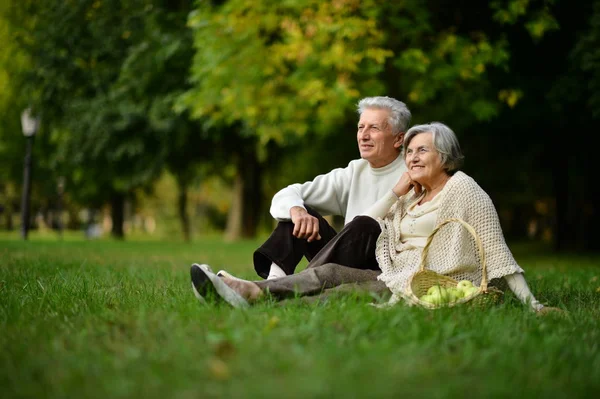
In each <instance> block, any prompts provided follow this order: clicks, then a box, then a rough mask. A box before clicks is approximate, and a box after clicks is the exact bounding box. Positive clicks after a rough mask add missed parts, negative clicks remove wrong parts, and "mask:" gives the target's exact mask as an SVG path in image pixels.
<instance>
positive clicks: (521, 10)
mask: <svg viewBox="0 0 600 399" xmlns="http://www.w3.org/2000/svg"><path fill="white" fill-rule="evenodd" d="M532 3H534V4H536V3H537V4H536V5H539V6H538V7H536V5H534V6H532ZM540 3H541V4H540ZM554 3H555V0H543V1H538V2H535V1H531V0H508V1H507V0H502V1H499V0H496V1H493V2H492V3H491V4H490V6H491V7H492V8H493V9H494V10H495V13H494V19H495V20H496V21H498V22H500V23H501V24H515V23H517V22H518V21H519V20H520V19H521V18H525V20H526V21H525V23H524V25H525V28H526V29H527V31H528V32H529V34H530V35H531V37H532V38H533V39H534V40H535V41H539V40H540V39H542V38H543V37H544V35H546V34H547V33H549V32H552V31H555V30H557V29H559V24H558V21H557V20H556V18H555V16H554V15H553V14H552V11H551V6H552V5H553V4H554Z"/></svg>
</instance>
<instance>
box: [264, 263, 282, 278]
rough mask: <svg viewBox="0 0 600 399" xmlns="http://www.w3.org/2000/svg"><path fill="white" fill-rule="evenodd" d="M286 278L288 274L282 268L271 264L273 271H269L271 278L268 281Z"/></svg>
mask: <svg viewBox="0 0 600 399" xmlns="http://www.w3.org/2000/svg"><path fill="white" fill-rule="evenodd" d="M285 276H286V274H285V272H284V271H283V269H282V268H281V267H279V266H277V264H276V263H275V262H273V263H271V270H269V276H268V277H267V280H270V279H272V278H279V277H285Z"/></svg>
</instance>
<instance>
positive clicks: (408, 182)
mask: <svg viewBox="0 0 600 399" xmlns="http://www.w3.org/2000/svg"><path fill="white" fill-rule="evenodd" d="M413 187H414V188H415V193H417V194H421V191H423V187H422V186H421V185H420V184H419V183H417V182H416V181H413V179H411V178H410V174H409V173H408V172H404V173H403V174H402V176H400V180H398V183H396V185H395V186H394V188H392V191H393V192H394V194H396V196H397V197H401V196H403V195H405V194H407V193H408V192H409V191H410V189H411V188H413Z"/></svg>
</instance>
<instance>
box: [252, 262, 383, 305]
mask: <svg viewBox="0 0 600 399" xmlns="http://www.w3.org/2000/svg"><path fill="white" fill-rule="evenodd" d="M380 273H381V271H378V270H361V269H357V268H352V267H346V266H342V265H338V264H335V263H327V264H325V265H321V266H317V267H311V268H309V269H308V268H307V269H305V270H303V271H301V272H300V273H296V274H292V275H289V276H285V277H281V278H275V279H272V280H265V281H255V282H254V283H255V284H256V285H258V287H259V288H260V289H261V290H262V291H263V292H264V291H267V290H268V291H269V292H270V293H271V294H272V295H273V296H275V297H277V298H280V299H281V298H289V297H292V296H295V295H298V296H304V295H314V294H319V293H321V292H322V291H323V290H325V289H328V288H332V287H337V286H339V285H342V284H346V283H359V282H364V281H377V276H378V275H379V274H380Z"/></svg>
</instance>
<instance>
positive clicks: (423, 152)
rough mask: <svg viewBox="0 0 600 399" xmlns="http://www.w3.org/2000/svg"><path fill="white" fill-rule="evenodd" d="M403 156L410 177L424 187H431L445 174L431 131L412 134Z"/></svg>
mask: <svg viewBox="0 0 600 399" xmlns="http://www.w3.org/2000/svg"><path fill="white" fill-rule="evenodd" d="M405 157H406V167H407V168H408V173H409V174H410V178H411V179H412V180H414V181H416V182H417V183H419V184H421V185H423V186H425V187H426V188H427V187H430V188H431V186H432V185H433V184H436V182H438V181H439V179H440V178H441V177H442V176H443V175H445V174H446V172H445V171H444V169H443V168H442V160H441V157H440V154H439V153H438V152H437V151H436V149H435V147H434V146H433V134H432V133H431V132H425V133H419V134H417V135H416V136H414V137H413V139H412V140H411V141H410V143H409V145H408V146H407V148H406V154H405Z"/></svg>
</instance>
